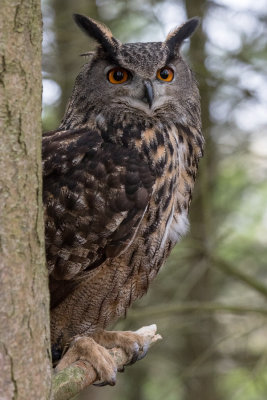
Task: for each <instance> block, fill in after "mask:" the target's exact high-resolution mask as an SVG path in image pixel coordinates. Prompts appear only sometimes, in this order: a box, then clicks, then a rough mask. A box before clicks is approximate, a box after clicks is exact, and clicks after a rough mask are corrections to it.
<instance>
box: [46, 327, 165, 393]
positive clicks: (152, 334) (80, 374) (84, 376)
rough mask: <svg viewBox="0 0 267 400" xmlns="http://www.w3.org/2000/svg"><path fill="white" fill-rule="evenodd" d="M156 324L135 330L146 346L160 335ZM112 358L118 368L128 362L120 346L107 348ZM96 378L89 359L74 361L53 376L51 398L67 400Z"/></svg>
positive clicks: (154, 341) (158, 338)
mask: <svg viewBox="0 0 267 400" xmlns="http://www.w3.org/2000/svg"><path fill="white" fill-rule="evenodd" d="M156 331H157V326H156V325H155V324H154V325H150V326H145V327H143V328H140V329H138V330H137V331H136V333H138V334H139V335H141V336H143V337H144V338H145V341H146V344H147V345H148V347H150V346H151V345H153V344H154V343H156V342H157V341H158V340H160V339H162V337H161V336H160V335H158V334H156ZM109 353H110V355H111V356H112V357H113V358H114V361H115V363H116V365H117V368H118V370H119V369H122V368H123V366H125V365H126V364H127V362H128V356H127V354H126V353H125V352H124V350H122V349H121V348H113V349H111V350H109ZM97 380H98V377H97V373H96V371H95V370H94V368H93V367H92V365H91V364H90V363H89V361H88V362H87V361H82V360H79V361H76V362H75V363H73V364H72V365H71V366H69V367H67V368H65V369H64V370H62V371H60V372H58V373H57V374H55V375H54V377H53V384H52V385H53V386H52V387H53V400H69V399H72V398H73V397H74V396H75V395H77V394H78V393H79V392H81V390H83V389H84V388H85V387H87V386H89V385H91V384H92V383H94V382H96V381H97Z"/></svg>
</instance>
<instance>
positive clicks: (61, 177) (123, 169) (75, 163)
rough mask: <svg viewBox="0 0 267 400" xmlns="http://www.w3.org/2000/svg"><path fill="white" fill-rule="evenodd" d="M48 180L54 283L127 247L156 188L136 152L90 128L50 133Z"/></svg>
mask: <svg viewBox="0 0 267 400" xmlns="http://www.w3.org/2000/svg"><path fill="white" fill-rule="evenodd" d="M43 176H44V190H43V199H44V208H45V211H44V213H45V238H46V256H47V264H48V269H49V272H50V275H51V277H52V278H53V280H69V281H70V280H76V279H79V278H80V277H82V276H83V275H84V273H85V272H86V271H89V270H91V269H93V268H96V267H98V266H99V265H101V264H102V263H103V262H104V261H105V260H106V259H107V258H113V257H116V256H118V255H120V254H121V253H122V252H123V251H125V250H126V249H127V247H128V246H129V245H130V243H131V241H132V240H133V238H134V236H135V233H136V230H137V228H138V226H139V223H140V221H141V219H142V217H143V214H144V211H145V209H146V207H147V205H148V202H149V199H150V196H151V193H152V187H153V184H154V177H153V175H152V173H151V171H150V169H149V167H148V165H147V164H146V163H145V161H144V160H142V158H141V156H140V154H139V153H138V152H137V150H135V149H129V148H124V147H122V146H119V145H116V144H113V143H108V142H105V141H104V140H103V138H102V137H101V135H100V134H99V132H98V131H89V130H88V129H82V130H75V131H62V130H61V131H55V132H52V133H47V134H45V135H44V137H43ZM71 285H72V284H71Z"/></svg>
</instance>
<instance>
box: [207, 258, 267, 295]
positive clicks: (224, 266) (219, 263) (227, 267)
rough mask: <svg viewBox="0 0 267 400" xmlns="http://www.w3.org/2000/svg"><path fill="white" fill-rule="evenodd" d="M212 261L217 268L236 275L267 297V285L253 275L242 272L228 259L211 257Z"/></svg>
mask: <svg viewBox="0 0 267 400" xmlns="http://www.w3.org/2000/svg"><path fill="white" fill-rule="evenodd" d="M211 261H212V263H213V265H214V267H215V268H218V269H220V270H221V271H223V272H224V273H226V274H227V275H231V276H234V277H235V278H237V279H238V280H239V281H241V282H243V283H245V284H246V285H247V286H249V287H250V288H252V289H254V290H256V291H257V292H258V293H260V294H262V295H263V296H264V297H267V287H266V285H264V284H263V283H261V282H260V281H258V280H257V279H255V278H253V277H252V276H251V275H248V274H246V273H245V272H243V271H242V272H241V271H240V270H238V269H237V268H235V267H233V265H231V264H229V263H228V262H227V261H224V260H222V259H220V258H214V257H211Z"/></svg>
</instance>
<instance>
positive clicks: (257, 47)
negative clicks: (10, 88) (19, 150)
mask: <svg viewBox="0 0 267 400" xmlns="http://www.w3.org/2000/svg"><path fill="white" fill-rule="evenodd" d="M42 6H43V18H44V42H43V52H44V54H43V78H44V83H43V85H44V92H43V104H44V105H43V128H44V130H49V129H55V128H56V127H57V126H58V124H59V122H60V119H61V118H62V116H63V113H64V109H65V106H66V102H67V100H68V97H69V96H70V93H71V89H72V86H73V83H74V79H75V76H76V75H77V73H78V72H79V69H80V67H81V66H82V65H83V63H85V62H86V59H85V58H84V57H81V56H80V54H81V53H85V52H87V51H89V50H92V49H93V48H94V43H93V42H92V41H90V39H89V38H88V37H86V36H85V35H84V34H83V33H82V32H80V31H79V29H78V28H77V27H76V26H75V24H74V22H73V20H72V14H73V13H74V12H76V13H81V14H85V15H88V16H91V17H93V18H95V19H97V20H100V21H102V22H104V23H105V24H107V25H108V26H109V27H110V28H111V30H112V32H113V34H114V35H115V36H116V37H118V38H119V39H120V40H121V41H123V42H134V41H158V40H159V41H162V40H164V38H165V37H166V34H167V33H168V32H169V31H170V30H171V29H172V28H174V27H175V26H177V25H179V24H180V23H182V22H184V21H185V20H186V19H187V18H190V17H193V16H196V15H197V16H200V17H201V19H202V25H201V28H200V29H199V30H198V31H197V32H196V33H195V35H194V36H193V38H192V40H191V42H190V41H188V42H186V43H185V44H184V46H183V49H182V52H183V54H184V57H185V58H186V59H187V60H188V61H189V63H190V65H191V66H192V68H193V70H194V71H195V74H196V77H197V80H198V82H199V88H200V93H201V98H202V120H203V131H204V135H205V138H206V148H205V157H204V159H202V160H201V163H200V164H201V167H200V173H199V175H198V180H197V186H196V190H195V192H194V196H193V203H192V206H191V211H190V221H191V231H190V233H189V234H188V235H187V237H186V238H184V239H183V240H182V241H181V243H180V244H179V245H177V246H176V248H175V249H174V251H173V252H172V255H171V257H170V258H169V260H168V262H167V265H165V266H164V267H163V268H162V270H161V272H160V273H159V275H158V277H157V278H156V280H155V281H154V283H153V284H152V285H151V287H150V290H149V292H148V294H147V296H145V297H144V298H143V299H142V300H140V301H139V302H137V303H136V304H135V305H134V307H133V308H132V309H131V310H129V312H128V316H127V319H124V320H121V321H119V322H118V323H117V324H116V326H115V327H114V329H124V330H125V329H133V330H135V329H137V328H139V327H141V326H143V325H149V324H151V323H156V324H157V325H158V330H159V332H160V333H161V334H162V336H163V340H162V341H161V342H160V343H157V344H156V345H155V347H154V348H153V349H151V351H150V352H149V354H148V356H147V357H146V359H144V360H143V361H141V362H138V363H137V364H136V365H134V366H132V367H130V368H126V369H125V372H124V374H119V376H118V380H117V385H116V387H114V388H110V387H105V388H94V387H90V388H89V389H88V390H87V391H86V392H85V393H84V395H83V397H81V398H84V399H88V400H100V399H101V400H109V399H115V398H116V399H118V400H123V399H128V400H162V399H164V400H266V398H267V307H266V301H267V274H266V269H267V268H266V267H267V206H266V204H267V79H266V71H267V46H266V45H267V0H257V1H255V0H235V1H232V0H216V1H213V0H202V1H200V0H190V1H189V0H187V1H186V0H175V1H174V0H173V1H172V0H135V1H130V0H76V1H75V2H74V1H71V0H65V1H62V0H43V1H42Z"/></svg>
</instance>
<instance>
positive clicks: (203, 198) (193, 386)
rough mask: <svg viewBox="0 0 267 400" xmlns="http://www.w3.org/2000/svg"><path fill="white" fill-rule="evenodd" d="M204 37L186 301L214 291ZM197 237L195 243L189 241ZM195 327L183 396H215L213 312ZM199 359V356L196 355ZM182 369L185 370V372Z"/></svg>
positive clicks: (191, 11) (192, 12)
mask: <svg viewBox="0 0 267 400" xmlns="http://www.w3.org/2000/svg"><path fill="white" fill-rule="evenodd" d="M208 6H209V3H208V2H206V1H204V2H199V1H198V0H192V1H191V2H190V3H188V4H187V12H188V17H189V18H191V17H193V16H200V17H201V18H203V17H204V15H206V13H207V8H208ZM205 43H206V37H205V33H204V32H203V30H201V29H199V30H198V31H197V33H196V35H195V36H194V38H193V39H192V41H191V45H190V59H191V60H190V65H192V68H193V70H194V71H195V72H196V75H197V80H198V83H199V90H200V95H201V110H202V124H203V133H204V136H205V141H206V144H205V156H204V158H203V159H202V160H201V162H200V171H199V174H198V177H197V185H196V190H195V191H194V195H193V202H192V205H191V208H190V220H191V229H190V237H191V239H192V252H191V256H190V260H189V261H190V264H191V267H190V268H191V269H192V270H193V269H203V271H204V272H203V274H202V275H201V276H200V278H199V279H198V281H197V282H196V283H195V285H194V286H193V287H192V288H191V290H190V292H189V293H188V295H187V299H186V300H189V301H197V302H203V301H204V302H205V301H210V302H212V301H214V296H215V294H216V290H215V285H214V283H213V281H214V276H213V271H212V270H211V269H210V265H209V263H210V262H209V250H210V242H211V237H212V232H213V235H214V232H216V228H215V227H214V228H212V227H211V223H212V214H213V212H214V209H213V200H212V196H213V189H214V183H215V181H216V164H217V158H216V147H215V143H214V142H213V139H212V136H211V132H210V127H211V122H210V115H209V107H210V101H211V95H212V93H211V89H210V88H208V86H207V81H208V78H209V71H208V70H207V69H206V67H205V57H206V52H205ZM194 243H197V244H198V245H197V246H194ZM195 326H196V329H195V330H194V331H192V327H190V329H189V331H188V332H187V333H186V334H185V340H184V343H185V345H184V349H183V357H182V358H183V363H184V365H185V367H186V371H187V372H185V374H184V377H183V383H184V387H185V400H192V399H198V400H220V399H221V395H220V393H219V391H218V388H217V385H216V351H215V350H214V349H213V350H210V349H212V348H213V346H215V338H216V334H217V333H216V332H217V329H218V326H217V322H216V320H215V319H214V316H213V315H210V316H206V317H203V316H199V317H196V325H195ZM201 360H202V361H201ZM188 371H189V372H190V373H188Z"/></svg>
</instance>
